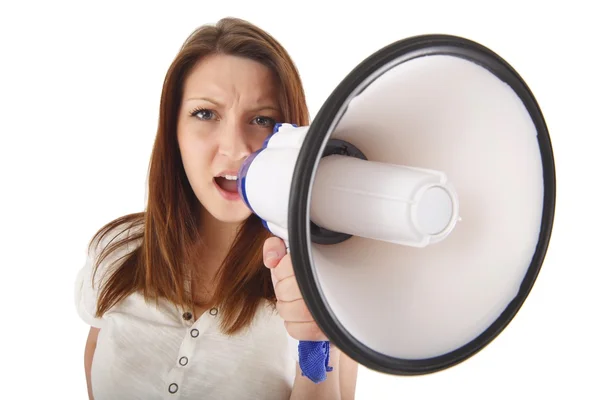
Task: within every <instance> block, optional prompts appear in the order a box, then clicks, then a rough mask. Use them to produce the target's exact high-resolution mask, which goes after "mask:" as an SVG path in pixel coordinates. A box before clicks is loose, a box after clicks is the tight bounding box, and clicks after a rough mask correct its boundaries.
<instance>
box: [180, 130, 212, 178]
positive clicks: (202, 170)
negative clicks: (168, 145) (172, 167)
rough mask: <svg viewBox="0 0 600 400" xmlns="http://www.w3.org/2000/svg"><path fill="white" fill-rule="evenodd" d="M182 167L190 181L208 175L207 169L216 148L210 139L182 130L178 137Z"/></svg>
mask: <svg viewBox="0 0 600 400" xmlns="http://www.w3.org/2000/svg"><path fill="white" fill-rule="evenodd" d="M178 141H179V149H180V151H181V159H182V161H183V166H184V168H185V170H186V174H187V175H188V179H189V180H190V181H192V180H194V177H200V176H203V175H206V174H209V173H210V171H209V167H210V164H211V163H212V160H213V158H214V155H215V154H216V150H217V146H216V144H215V143H213V142H214V140H211V138H210V137H206V136H203V135H199V134H197V133H196V132H193V131H190V130H183V131H181V132H180V134H179V135H178Z"/></svg>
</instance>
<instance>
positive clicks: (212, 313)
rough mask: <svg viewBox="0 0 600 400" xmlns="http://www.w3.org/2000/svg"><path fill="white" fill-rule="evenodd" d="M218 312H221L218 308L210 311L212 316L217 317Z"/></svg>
mask: <svg viewBox="0 0 600 400" xmlns="http://www.w3.org/2000/svg"><path fill="white" fill-rule="evenodd" d="M218 312H219V310H217V309H216V308H211V309H210V315H217V313H218Z"/></svg>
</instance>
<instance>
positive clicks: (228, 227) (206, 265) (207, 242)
mask: <svg viewBox="0 0 600 400" xmlns="http://www.w3.org/2000/svg"><path fill="white" fill-rule="evenodd" d="M200 224H201V228H200V240H201V249H202V250H201V253H200V271H199V272H200V275H201V276H203V277H204V278H209V279H210V278H212V277H213V276H214V274H215V273H216V271H217V269H218V268H219V267H220V266H221V263H222V262H223V260H224V259H225V257H226V256H227V253H228V252H229V250H230V248H231V245H232V244H233V241H234V240H235V236H236V234H237V232H238V229H239V228H240V226H241V224H240V223H227V222H222V221H219V220H217V219H216V218H215V217H213V216H212V215H211V214H210V213H209V212H208V211H206V210H205V209H202V211H201V215H200Z"/></svg>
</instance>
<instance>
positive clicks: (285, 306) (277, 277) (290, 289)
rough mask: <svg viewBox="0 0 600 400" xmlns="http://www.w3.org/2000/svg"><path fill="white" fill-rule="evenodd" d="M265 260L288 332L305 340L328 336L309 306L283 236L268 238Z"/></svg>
mask: <svg viewBox="0 0 600 400" xmlns="http://www.w3.org/2000/svg"><path fill="white" fill-rule="evenodd" d="M263 262H264V264H265V266H266V267H267V268H269V269H270V270H271V279H272V281H273V287H274V288H275V296H276V297H277V312H278V313H279V315H280V316H281V317H282V318H283V320H284V321H285V328H286V330H287V331H288V333H289V335H290V336H291V337H293V338H294V339H296V340H302V341H323V340H328V339H327V337H326V336H325V335H324V334H323V332H322V331H321V329H320V328H319V326H318V325H317V323H316V322H315V320H314V319H313V316H312V315H311V313H310V311H309V310H308V308H307V307H306V303H305V302H304V299H303V298H302V294H301V293H300V289H299V288H298V282H297V281H296V276H295V274H294V268H293V266H292V260H291V258H290V255H289V254H288V253H287V251H286V249H285V243H284V242H283V240H281V239H280V238H278V237H270V238H268V239H267V240H266V241H265V243H264V245H263Z"/></svg>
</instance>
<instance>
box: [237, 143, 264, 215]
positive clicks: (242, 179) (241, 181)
mask: <svg viewBox="0 0 600 400" xmlns="http://www.w3.org/2000/svg"><path fill="white" fill-rule="evenodd" d="M263 150H264V148H261V149H259V150H258V151H256V152H254V153H252V154H250V155H249V156H248V158H246V159H245V160H244V162H243V163H242V166H241V167H240V171H239V172H238V181H237V189H238V193H239V194H240V196H241V197H242V200H244V203H246V205H247V206H248V208H249V209H250V211H252V212H253V213H254V214H256V213H255V212H254V209H253V208H252V205H251V204H250V201H248V195H247V194H246V175H247V174H248V169H249V168H250V165H251V164H252V160H254V159H255V158H256V156H257V155H258V154H259V153H260V152H261V151H263Z"/></svg>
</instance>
